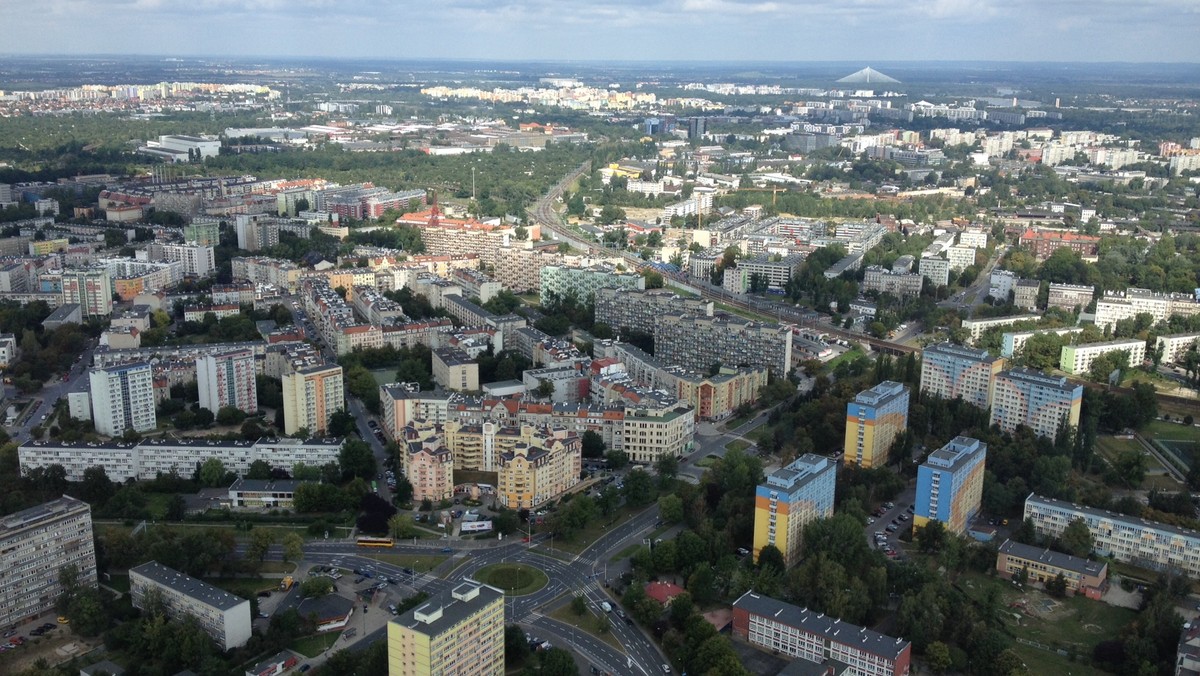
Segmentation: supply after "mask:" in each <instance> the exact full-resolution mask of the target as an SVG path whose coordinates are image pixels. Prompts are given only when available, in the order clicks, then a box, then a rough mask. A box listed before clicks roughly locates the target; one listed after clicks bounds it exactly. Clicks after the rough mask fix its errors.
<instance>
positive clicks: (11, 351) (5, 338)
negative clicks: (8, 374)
mask: <svg viewBox="0 0 1200 676" xmlns="http://www.w3.org/2000/svg"><path fill="white" fill-rule="evenodd" d="M16 360H17V337H16V335H14V334H11V333H0V368H8V365H9V364H11V363H13V362H14V361H16Z"/></svg>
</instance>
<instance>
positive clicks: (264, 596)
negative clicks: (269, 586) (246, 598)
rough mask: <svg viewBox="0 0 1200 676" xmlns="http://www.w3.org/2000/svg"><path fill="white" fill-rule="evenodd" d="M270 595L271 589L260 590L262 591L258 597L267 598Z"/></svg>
mask: <svg viewBox="0 0 1200 676" xmlns="http://www.w3.org/2000/svg"><path fill="white" fill-rule="evenodd" d="M270 595H271V592H269V591H260V592H258V598H260V599H265V598H267V597H268V596H270Z"/></svg>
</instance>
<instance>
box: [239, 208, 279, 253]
mask: <svg viewBox="0 0 1200 676" xmlns="http://www.w3.org/2000/svg"><path fill="white" fill-rule="evenodd" d="M236 218H237V221H236V223H235V224H234V228H235V230H236V231H237V239H238V248H239V249H244V250H246V251H260V250H262V249H268V248H270V247H273V246H275V245H276V244H279V221H278V220H277V219H275V218H272V217H269V216H263V215H261V214H238V215H237V216H236Z"/></svg>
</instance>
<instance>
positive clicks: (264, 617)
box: [258, 610, 271, 620]
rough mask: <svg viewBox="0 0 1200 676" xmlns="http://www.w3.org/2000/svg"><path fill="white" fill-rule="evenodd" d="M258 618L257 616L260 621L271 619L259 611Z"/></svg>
mask: <svg viewBox="0 0 1200 676" xmlns="http://www.w3.org/2000/svg"><path fill="white" fill-rule="evenodd" d="M258 616H259V617H261V618H262V619H264V620H266V619H269V618H270V617H271V616H270V615H268V614H267V613H264V612H263V611H261V610H260V611H258Z"/></svg>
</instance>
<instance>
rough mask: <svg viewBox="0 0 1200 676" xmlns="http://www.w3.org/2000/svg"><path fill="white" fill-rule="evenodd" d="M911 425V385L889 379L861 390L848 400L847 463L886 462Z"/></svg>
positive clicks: (883, 463)
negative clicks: (893, 445)
mask: <svg viewBox="0 0 1200 676" xmlns="http://www.w3.org/2000/svg"><path fill="white" fill-rule="evenodd" d="M907 428H908V388H907V387H905V386H904V385H901V384H900V383H895V382H892V381H890V380H888V381H884V382H882V383H879V384H878V385H876V386H875V387H872V388H871V389H869V390H863V391H862V392H859V393H858V396H856V397H855V398H854V401H850V402H847V403H846V441H845V448H844V454H845V459H846V464H847V465H858V466H859V467H862V468H864V469H867V468H871V467H879V466H882V465H886V464H887V461H888V451H889V450H890V449H891V447H892V442H894V441H895V440H896V437H897V436H899V435H900V433H901V432H903V431H904V430H905V429H907Z"/></svg>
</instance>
